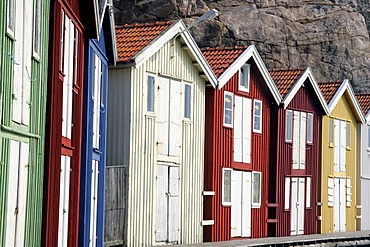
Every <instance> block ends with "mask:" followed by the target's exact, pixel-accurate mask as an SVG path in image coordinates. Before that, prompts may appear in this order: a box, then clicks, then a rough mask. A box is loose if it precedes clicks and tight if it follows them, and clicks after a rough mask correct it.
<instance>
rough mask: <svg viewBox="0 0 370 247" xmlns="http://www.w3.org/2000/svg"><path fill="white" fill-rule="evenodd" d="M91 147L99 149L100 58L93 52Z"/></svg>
mask: <svg viewBox="0 0 370 247" xmlns="http://www.w3.org/2000/svg"><path fill="white" fill-rule="evenodd" d="M93 83H94V84H93V85H92V86H93V88H94V91H93V101H94V108H93V111H94V113H93V148H96V149H99V144H100V98H101V97H100V96H101V95H100V94H101V88H100V87H101V60H100V59H99V57H98V56H97V55H96V54H94V78H93Z"/></svg>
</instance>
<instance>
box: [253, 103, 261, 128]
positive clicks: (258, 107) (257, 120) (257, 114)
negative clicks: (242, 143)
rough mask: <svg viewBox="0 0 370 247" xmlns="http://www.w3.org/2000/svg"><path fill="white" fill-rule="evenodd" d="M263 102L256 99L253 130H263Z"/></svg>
mask: <svg viewBox="0 0 370 247" xmlns="http://www.w3.org/2000/svg"><path fill="white" fill-rule="evenodd" d="M261 120H262V102H261V101H254V119H253V121H254V124H253V130H254V131H261V130H262V121H261Z"/></svg>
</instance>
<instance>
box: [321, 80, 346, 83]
mask: <svg viewBox="0 0 370 247" xmlns="http://www.w3.org/2000/svg"><path fill="white" fill-rule="evenodd" d="M343 82H344V80H336V81H319V82H317V83H318V84H338V83H339V84H341V83H343Z"/></svg>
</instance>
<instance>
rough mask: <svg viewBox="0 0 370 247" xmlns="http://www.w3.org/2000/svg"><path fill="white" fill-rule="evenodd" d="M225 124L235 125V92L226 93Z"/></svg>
mask: <svg viewBox="0 0 370 247" xmlns="http://www.w3.org/2000/svg"><path fill="white" fill-rule="evenodd" d="M224 126H225V127H233V94H232V93H230V92H226V91H225V93H224Z"/></svg>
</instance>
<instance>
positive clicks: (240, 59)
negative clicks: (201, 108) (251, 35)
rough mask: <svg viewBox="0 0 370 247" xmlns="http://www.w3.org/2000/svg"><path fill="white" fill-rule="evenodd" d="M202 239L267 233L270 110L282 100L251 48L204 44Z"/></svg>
mask: <svg viewBox="0 0 370 247" xmlns="http://www.w3.org/2000/svg"><path fill="white" fill-rule="evenodd" d="M203 55H204V56H205V58H206V60H207V61H208V63H209V64H210V66H211V67H212V69H213V70H214V72H215V74H216V76H217V78H218V89H216V90H214V89H213V88H211V87H209V88H208V89H207V91H206V133H205V175H204V181H205V182H204V183H205V184H204V190H205V191H204V193H203V194H204V219H205V220H204V221H203V225H204V228H203V229H204V241H224V240H230V239H233V238H243V237H244V238H258V237H265V236H267V213H266V203H267V199H268V183H269V181H268V168H269V149H268V148H266V147H268V146H269V145H270V139H271V137H270V109H271V107H272V106H273V105H275V106H276V105H278V104H279V103H280V101H281V97H280V94H279V92H278V90H277V88H276V86H275V84H274V83H273V81H272V79H271V77H270V75H269V73H268V71H267V69H266V67H265V65H264V63H263V62H262V60H261V57H260V56H259V54H258V52H257V50H256V48H255V47H254V46H249V47H232V48H207V49H204V50H203Z"/></svg>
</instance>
